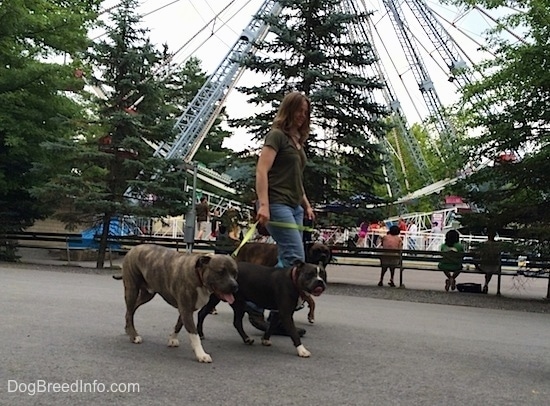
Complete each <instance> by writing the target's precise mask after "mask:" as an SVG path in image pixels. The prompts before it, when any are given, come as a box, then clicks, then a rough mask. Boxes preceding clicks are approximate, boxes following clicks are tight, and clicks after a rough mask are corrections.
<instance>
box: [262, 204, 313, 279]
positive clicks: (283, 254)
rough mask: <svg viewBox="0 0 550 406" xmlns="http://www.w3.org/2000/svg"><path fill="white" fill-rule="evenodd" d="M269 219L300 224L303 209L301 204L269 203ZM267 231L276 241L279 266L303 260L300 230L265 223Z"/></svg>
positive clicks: (282, 266) (302, 220)
mask: <svg viewBox="0 0 550 406" xmlns="http://www.w3.org/2000/svg"><path fill="white" fill-rule="evenodd" d="M269 215H270V217H271V221H274V222H279V223H287V224H297V225H299V226H302V224H303V222H304V209H303V208H302V206H297V207H290V206H287V205H286V204H280V203H273V204H270V205H269ZM266 228H267V231H269V234H271V237H272V238H273V239H274V240H275V242H276V243H277V248H278V250H279V263H278V264H277V266H278V267H280V268H286V267H290V266H292V264H293V263H294V261H295V260H297V259H299V260H302V261H305V252H304V243H303V241H302V231H301V230H298V229H295V228H286V227H277V226H272V225H270V223H267V227H266Z"/></svg>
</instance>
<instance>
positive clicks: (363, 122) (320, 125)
mask: <svg viewBox="0 0 550 406" xmlns="http://www.w3.org/2000/svg"><path fill="white" fill-rule="evenodd" d="M280 4H281V6H282V7H283V11H282V12H281V14H280V15H278V16H276V17H275V16H271V15H269V16H260V17H261V19H262V20H264V21H265V22H266V23H267V24H269V25H270V28H271V32H272V35H269V36H268V37H267V38H266V40H265V41H264V42H262V43H261V44H259V45H258V50H257V52H256V53H255V54H254V55H251V56H250V57H248V58H247V59H246V60H245V62H244V65H245V66H246V68H248V69H250V70H252V71H253V72H256V73H259V74H263V75H265V77H266V79H265V81H263V83H261V84H259V85H256V86H250V87H240V88H239V90H240V91H241V92H243V93H245V94H248V95H250V96H251V97H250V102H251V103H254V104H256V105H260V106H263V107H265V106H271V107H272V108H271V109H269V108H268V109H267V110H265V111H263V112H262V113H259V114H256V115H254V116H252V117H247V118H244V119H239V120H233V123H234V124H236V125H238V126H246V127H248V130H249V132H251V133H252V134H253V135H254V137H255V138H256V139H257V140H260V139H262V138H263V137H265V135H266V134H267V131H268V130H269V126H270V124H271V122H272V121H273V117H274V116H275V111H276V108H277V107H278V104H279V102H280V100H282V97H283V96H284V94H286V93H287V92H288V91H290V90H299V91H302V92H304V93H305V94H306V95H307V96H308V97H309V98H310V100H311V103H312V111H311V114H312V128H313V130H314V131H313V132H312V134H311V135H310V139H309V141H308V143H307V145H306V153H307V155H308V167H307V169H306V175H305V179H306V180H305V181H306V185H305V187H306V191H307V193H308V197H309V198H310V200H311V201H313V202H316V203H326V202H330V201H333V200H341V201H344V202H346V201H347V200H348V199H349V198H350V197H351V196H354V195H358V194H363V193H364V194H371V193H372V192H373V188H374V185H375V184H376V183H379V182H382V177H381V171H380V158H379V157H380V149H379V146H378V144H379V137H381V136H383V134H384V130H385V128H384V124H383V121H382V119H383V117H384V116H385V115H386V114H387V112H386V109H385V108H384V107H383V106H382V105H380V104H378V103H376V102H375V101H374V97H373V92H375V91H377V90H378V89H380V88H381V86H382V84H381V83H380V82H379V81H378V80H377V78H374V77H368V76H366V74H365V73H364V72H365V71H366V68H368V67H369V66H370V65H371V64H373V63H374V60H373V59H372V57H371V55H372V52H371V44H369V43H363V42H360V41H359V40H357V39H354V37H353V35H352V33H351V31H350V27H351V26H353V25H359V24H366V21H367V15H366V14H362V13H359V14H357V13H352V12H348V11H345V10H344V9H343V6H342V5H341V2H340V1H338V0H283V1H280ZM249 167H250V165H249ZM248 187H250V186H248Z"/></svg>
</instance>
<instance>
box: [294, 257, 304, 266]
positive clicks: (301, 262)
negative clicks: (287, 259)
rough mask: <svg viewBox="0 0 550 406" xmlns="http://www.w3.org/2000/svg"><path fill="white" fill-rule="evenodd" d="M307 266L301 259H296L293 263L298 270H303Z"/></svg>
mask: <svg viewBox="0 0 550 406" xmlns="http://www.w3.org/2000/svg"><path fill="white" fill-rule="evenodd" d="M304 265H305V262H304V261H302V260H301V259H295V260H294V262H293V263H292V266H296V267H298V268H301V267H303V266H304Z"/></svg>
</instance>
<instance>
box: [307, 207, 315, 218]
mask: <svg viewBox="0 0 550 406" xmlns="http://www.w3.org/2000/svg"><path fill="white" fill-rule="evenodd" d="M304 212H305V213H304V214H305V216H306V218H307V219H308V220H311V221H313V220H315V212H314V211H313V208H312V207H311V206H309V205H308V206H307V207H306V208H305V210H304Z"/></svg>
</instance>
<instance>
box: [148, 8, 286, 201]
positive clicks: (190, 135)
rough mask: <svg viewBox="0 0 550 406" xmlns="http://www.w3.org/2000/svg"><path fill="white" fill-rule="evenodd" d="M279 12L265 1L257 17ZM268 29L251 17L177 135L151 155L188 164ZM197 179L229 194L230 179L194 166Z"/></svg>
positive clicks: (183, 118) (182, 118) (181, 122)
mask: <svg viewBox="0 0 550 406" xmlns="http://www.w3.org/2000/svg"><path fill="white" fill-rule="evenodd" d="M280 10H281V6H280V5H279V4H278V2H276V1H273V0H266V1H264V2H263V4H262V6H261V7H260V9H259V10H258V12H257V15H266V14H272V15H277V14H278V13H279V12H280ZM268 29H269V27H268V26H266V25H265V24H264V22H263V21H260V20H259V19H257V18H256V17H253V18H252V20H251V21H250V23H249V24H248V26H247V27H246V28H245V29H244V30H243V31H242V33H241V36H240V37H239V39H238V40H237V41H236V42H235V44H234V45H233V47H232V48H231V49H230V50H229V52H228V53H227V55H226V56H225V58H224V59H223V60H222V62H221V63H220V65H219V66H218V67H217V68H216V70H215V71H214V73H213V74H212V75H211V76H210V77H209V78H208V79H207V81H206V82H205V83H204V85H203V86H202V87H201V89H200V90H199V91H198V93H197V94H196V96H195V97H194V98H193V100H192V101H191V103H190V104H189V105H188V106H187V108H186V109H185V111H184V112H183V113H182V114H181V116H180V117H179V118H178V119H177V122H176V124H175V126H174V129H175V130H176V132H177V135H176V137H175V138H174V141H173V142H172V143H163V144H161V145H158V146H157V148H156V151H155V153H154V156H160V157H163V158H166V159H169V158H179V159H182V160H183V161H184V162H185V163H189V162H190V161H191V160H192V159H193V157H194V155H195V153H196V152H197V149H198V148H199V147H200V145H201V143H202V141H203V140H204V138H205V137H206V134H207V133H208V131H209V130H210V128H211V127H212V125H213V124H214V121H215V119H216V117H217V116H218V115H219V113H220V111H221V108H222V106H223V103H224V101H225V99H226V98H227V96H228V94H229V92H230V91H231V89H232V88H233V86H234V85H235V84H236V83H237V81H238V79H239V78H240V76H241V75H242V73H243V68H242V67H241V61H242V59H243V58H244V57H245V56H246V55H248V54H249V53H250V52H253V47H254V44H256V43H258V42H260V41H262V40H263V39H264V38H265V36H266V35H267V33H268ZM197 177H198V178H200V179H203V180H205V181H206V182H208V183H210V184H212V185H214V186H216V187H218V188H220V189H222V190H226V191H228V192H230V193H235V190H234V189H232V188H231V187H229V183H230V182H231V179H230V178H229V177H228V176H227V175H222V174H219V173H217V172H215V171H213V170H210V169H208V168H206V167H204V166H198V167H197Z"/></svg>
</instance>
